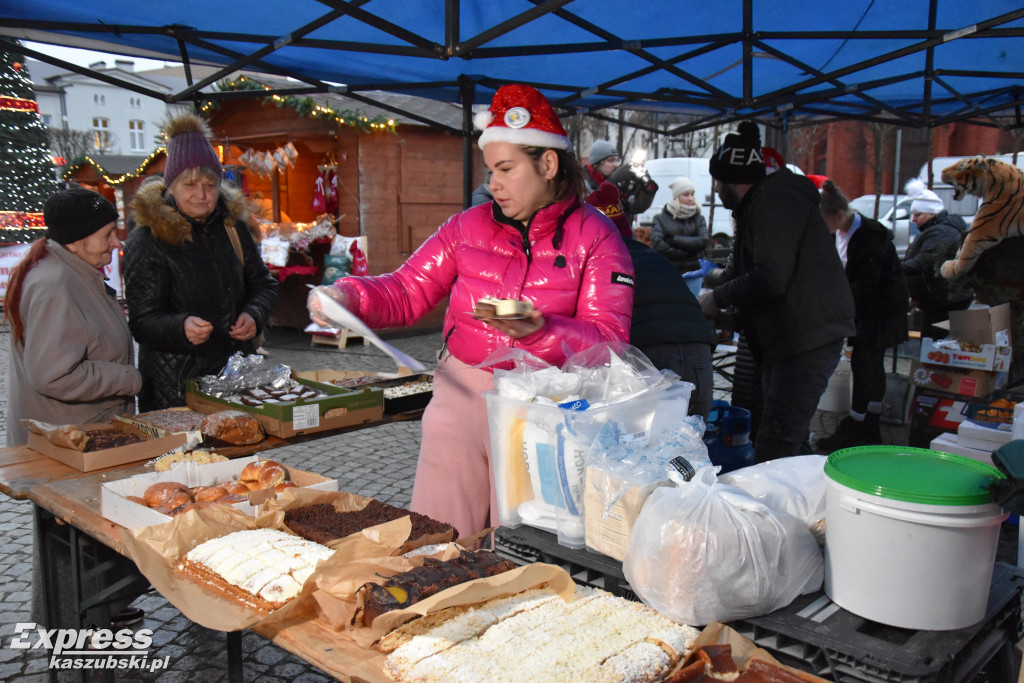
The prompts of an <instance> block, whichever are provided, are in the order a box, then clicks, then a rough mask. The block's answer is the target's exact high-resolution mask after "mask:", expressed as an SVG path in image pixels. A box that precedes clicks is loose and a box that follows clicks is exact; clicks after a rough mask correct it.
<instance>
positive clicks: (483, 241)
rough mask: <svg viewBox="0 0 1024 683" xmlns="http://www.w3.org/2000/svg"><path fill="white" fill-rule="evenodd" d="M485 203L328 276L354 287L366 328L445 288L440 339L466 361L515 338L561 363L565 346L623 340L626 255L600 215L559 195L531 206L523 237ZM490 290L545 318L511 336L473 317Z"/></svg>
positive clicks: (397, 320)
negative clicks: (351, 271) (398, 250)
mask: <svg viewBox="0 0 1024 683" xmlns="http://www.w3.org/2000/svg"><path fill="white" fill-rule="evenodd" d="M492 211H497V209H496V205H494V204H493V203H487V204H481V205H479V206H475V207H472V208H470V209H467V210H466V211H463V212H462V213H458V214H456V215H454V216H452V217H451V218H450V219H448V220H447V221H446V222H445V223H444V224H443V225H442V226H441V227H440V228H438V230H437V232H435V233H434V234H433V235H432V236H431V237H429V238H428V239H427V240H426V241H425V242H424V243H423V244H422V245H421V246H420V248H419V249H417V250H416V252H415V253H413V254H412V256H410V257H409V259H408V260H407V261H406V262H405V263H404V264H402V266H401V267H399V268H398V270H396V271H394V272H392V273H388V274H386V275H379V276H372V277H358V278H357V277H348V278H344V279H342V280H339V281H337V282H336V283H335V286H336V287H341V288H344V289H346V290H347V291H348V292H349V294H351V295H353V299H354V300H355V301H357V302H358V303H357V304H354V305H353V308H354V311H353V312H354V313H355V314H356V315H358V316H359V317H360V318H361V319H362V320H363V321H365V322H366V323H367V324H368V325H369V326H370V327H374V328H380V327H401V326H405V325H410V324H412V323H414V322H415V321H416V320H418V319H419V318H421V317H422V316H424V315H426V314H427V313H429V312H430V311H431V310H432V309H433V308H434V307H435V306H436V305H437V304H438V303H439V302H440V301H442V300H443V299H444V297H445V296H448V297H449V303H448V311H447V313H446V314H445V319H444V330H443V332H444V336H445V339H446V343H447V348H448V350H449V351H451V353H452V354H453V355H454V356H455V357H456V358H458V359H459V360H461V361H463V362H464V363H468V364H471V365H475V364H477V363H480V362H481V361H483V360H484V359H485V358H487V357H488V356H489V355H490V354H491V353H492V352H494V351H495V350H497V349H500V348H506V347H513V346H519V347H522V348H524V349H525V350H527V351H529V352H530V353H532V354H533V355H535V356H537V357H539V358H541V359H543V360H545V361H547V362H548V363H551V364H552V365H561V364H562V363H563V362H564V361H565V359H566V357H567V354H569V353H575V352H577V351H581V350H583V349H586V348H588V347H590V346H592V345H594V344H597V343H599V342H603V341H628V340H629V326H630V320H631V317H632V310H633V265H632V261H631V260H630V257H629V252H628V251H627V250H626V246H625V244H624V243H623V241H622V239H621V238H620V237H619V235H618V233H617V232H616V230H615V227H614V225H613V224H612V223H611V221H609V220H608V218H607V217H605V216H604V215H603V214H601V212H600V211H598V210H597V209H595V208H594V207H592V206H589V205H586V204H581V203H580V202H578V201H577V200H575V199H574V198H566V199H563V200H561V201H558V202H555V203H554V204H551V205H549V206H547V207H545V208H543V209H541V210H540V211H538V212H537V214H536V215H535V216H534V218H533V220H532V221H530V225H529V228H528V239H527V240H525V241H524V239H523V235H522V233H521V232H520V231H519V230H518V229H517V228H516V227H514V226H513V225H509V224H507V223H505V222H502V221H499V220H495V218H494V215H493V213H492ZM499 216H500V211H499ZM502 218H503V216H502ZM488 296H489V297H494V298H499V299H525V300H528V301H530V302H532V303H533V305H534V307H535V308H537V309H539V310H540V311H542V312H543V313H544V319H545V325H544V327H543V328H541V329H540V330H539V331H537V332H535V333H534V334H532V335H530V336H528V337H524V338H522V339H513V338H511V337H509V336H508V335H505V334H503V333H501V332H499V331H497V330H496V329H494V328H493V327H491V326H489V325H487V324H486V323H485V322H483V321H481V320H477V319H475V318H474V317H473V308H474V306H475V304H476V302H477V301H478V300H480V299H481V298H483V297H488Z"/></svg>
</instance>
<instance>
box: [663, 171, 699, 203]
mask: <svg viewBox="0 0 1024 683" xmlns="http://www.w3.org/2000/svg"><path fill="white" fill-rule="evenodd" d="M668 187H669V189H670V190H672V199H676V198H678V197H679V195H681V194H683V193H684V192H693V191H694V189H695V188H694V187H693V183H692V182H691V181H690V179H689V178H686V177H684V176H679V177H678V178H676V179H675V180H673V181H672V182H671V183H669V184H668Z"/></svg>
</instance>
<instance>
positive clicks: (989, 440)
mask: <svg viewBox="0 0 1024 683" xmlns="http://www.w3.org/2000/svg"><path fill="white" fill-rule="evenodd" d="M969 412H970V411H968V413H969ZM956 435H957V438H958V443H960V444H962V445H964V446H968V447H970V448H978V449H981V450H986V449H987V450H989V451H990V452H991V451H994V450H996V449H997V448H999V447H1000V446H1003V445H1005V444H1007V443H1009V442H1010V441H1011V440H1012V439H1013V425H1012V424H1004V423H983V422H975V421H974V420H971V419H970V417H968V418H967V419H966V420H964V421H963V422H961V423H960V426H959V427H957V430H956Z"/></svg>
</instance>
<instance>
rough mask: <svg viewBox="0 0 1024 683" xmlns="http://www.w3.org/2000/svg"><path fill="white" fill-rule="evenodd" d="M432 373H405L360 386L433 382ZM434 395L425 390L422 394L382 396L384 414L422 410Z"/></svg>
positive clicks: (384, 387)
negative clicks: (401, 375) (393, 396)
mask: <svg viewBox="0 0 1024 683" xmlns="http://www.w3.org/2000/svg"><path fill="white" fill-rule="evenodd" d="M433 381H434V376H433V375H405V376H404V377H395V378H394V379H384V380H381V381H379V382H371V383H369V384H363V385H360V386H365V387H380V388H381V389H386V388H388V387H399V386H402V385H403V384H406V383H408V382H431V383H433ZM433 396H434V392H433V391H425V392H423V393H422V394H410V395H409V396H399V397H398V398H388V397H387V396H385V397H384V414H385V415H398V414H399V413H408V412H410V411H413V410H423V409H424V408H426V407H427V404H428V403H430V399H431V398H432V397H433Z"/></svg>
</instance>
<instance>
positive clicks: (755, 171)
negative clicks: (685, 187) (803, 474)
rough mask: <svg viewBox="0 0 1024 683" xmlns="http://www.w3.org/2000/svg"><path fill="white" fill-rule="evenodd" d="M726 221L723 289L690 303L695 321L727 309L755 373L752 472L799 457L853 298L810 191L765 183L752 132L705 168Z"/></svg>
mask: <svg viewBox="0 0 1024 683" xmlns="http://www.w3.org/2000/svg"><path fill="white" fill-rule="evenodd" d="M710 170H711V176H712V177H713V178H714V179H715V190H716V192H717V193H718V196H719V198H720V199H721V200H722V205H723V206H724V207H725V208H727V209H731V210H732V212H733V218H734V220H735V221H736V233H735V240H734V242H733V260H732V273H731V274H730V275H731V279H729V280H727V281H726V282H724V283H723V284H721V285H719V286H718V287H715V288H714V289H713V290H711V291H709V292H705V293H704V294H702V295H701V296H700V304H701V308H702V309H703V310H704V313H705V315H707V316H708V317H709V318H714V317H716V316H717V315H718V313H719V311H720V310H722V309H727V308H734V309H735V310H736V313H737V319H738V322H739V325H740V327H741V328H742V329H743V331H744V332H745V334H746V336H747V340H748V342H749V344H750V347H751V350H752V351H753V353H754V356H755V357H756V358H757V359H758V361H759V362H760V364H761V367H762V386H763V390H764V413H763V415H762V416H761V424H760V427H759V428H758V432H757V436H756V438H755V440H754V451H755V455H756V459H757V461H758V462H764V461H767V460H773V459H775V458H780V457H785V456H789V455H798V454H800V453H809V452H810V444H809V440H808V435H809V431H810V423H811V418H812V417H813V416H814V411H815V410H816V409H817V406H818V401H819V400H820V398H821V395H822V393H823V392H824V391H825V388H826V387H827V386H828V380H829V377H830V376H831V375H832V372H833V371H834V370H835V367H836V364H837V363H838V362H839V354H840V353H841V351H842V348H843V341H844V339H845V337H847V336H852V335H853V334H855V333H856V328H855V327H854V323H853V315H854V308H853V297H852V295H851V294H850V286H849V283H848V282H847V280H846V275H845V273H844V272H843V264H842V263H841V262H840V260H839V255H838V254H837V253H836V248H835V242H834V240H833V238H832V235H831V234H830V233H829V231H828V227H827V226H826V225H825V221H824V219H823V218H822V217H821V213H820V211H819V210H818V202H819V196H818V190H817V188H815V186H814V183H812V182H811V181H810V180H808V179H807V178H805V177H802V176H798V175H795V174H794V173H792V172H790V171H789V170H785V169H783V170H779V171H777V172H775V173H772V174H771V175H769V176H765V170H764V159H763V158H762V156H761V135H760V131H758V128H757V124H755V123H753V122H752V121H745V122H743V123H741V124H740V127H739V133H738V134H730V135H728V136H726V138H725V143H724V144H723V145H722V146H721V147H719V149H718V150H717V151H716V152H715V155H714V156H713V157H712V158H711V162H710Z"/></svg>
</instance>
